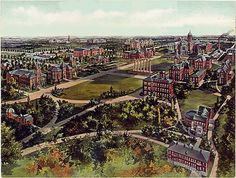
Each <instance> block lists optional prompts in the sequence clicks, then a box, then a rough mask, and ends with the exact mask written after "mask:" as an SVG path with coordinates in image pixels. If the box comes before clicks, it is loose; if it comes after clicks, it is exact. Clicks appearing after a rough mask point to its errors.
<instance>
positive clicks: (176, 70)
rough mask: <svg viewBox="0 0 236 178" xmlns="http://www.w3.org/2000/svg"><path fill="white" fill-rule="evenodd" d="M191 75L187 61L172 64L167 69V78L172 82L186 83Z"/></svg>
mask: <svg viewBox="0 0 236 178" xmlns="http://www.w3.org/2000/svg"><path fill="white" fill-rule="evenodd" d="M192 73H193V68H192V66H190V63H189V62H188V61H182V62H179V63H177V64H174V65H172V66H171V68H170V69H169V78H170V79H172V80H174V81H188V80H189V79H190V76H191V75H192Z"/></svg>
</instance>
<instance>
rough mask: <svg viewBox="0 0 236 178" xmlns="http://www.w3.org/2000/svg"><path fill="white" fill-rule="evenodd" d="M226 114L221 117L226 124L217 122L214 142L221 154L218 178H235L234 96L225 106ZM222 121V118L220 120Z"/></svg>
mask: <svg viewBox="0 0 236 178" xmlns="http://www.w3.org/2000/svg"><path fill="white" fill-rule="evenodd" d="M225 107H226V108H227V110H226V113H225V114H224V115H223V116H221V117H223V118H224V122H219V121H218V122H216V125H215V127H216V128H215V130H216V131H215V133H216V134H214V142H215V145H216V147H217V151H218V153H219V157H220V159H219V166H218V170H217V175H218V176H223V177H226V176H230V177H234V174H235V171H234V165H235V160H234V159H232V158H233V157H235V100H234V95H233V96H232V98H231V99H230V100H229V101H228V102H227V105H226V106H225ZM219 119H220V118H219Z"/></svg>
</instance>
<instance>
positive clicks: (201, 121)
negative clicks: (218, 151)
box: [184, 106, 214, 135]
mask: <svg viewBox="0 0 236 178" xmlns="http://www.w3.org/2000/svg"><path fill="white" fill-rule="evenodd" d="M213 117H214V111H213V109H212V108H210V107H206V106H199V108H198V110H189V111H187V112H186V113H185V114H184V124H185V125H186V126H188V127H191V129H192V130H194V131H196V133H197V134H200V135H202V134H205V133H207V131H208V125H209V120H210V119H212V118H213Z"/></svg>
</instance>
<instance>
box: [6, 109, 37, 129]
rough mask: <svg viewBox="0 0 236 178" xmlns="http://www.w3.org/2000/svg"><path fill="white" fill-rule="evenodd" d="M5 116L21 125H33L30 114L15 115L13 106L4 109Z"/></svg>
mask: <svg viewBox="0 0 236 178" xmlns="http://www.w3.org/2000/svg"><path fill="white" fill-rule="evenodd" d="M6 118H7V119H9V120H13V121H15V122H18V123H20V124H21V125H28V126H30V125H33V120H34V119H33V117H32V116H31V115H30V114H25V115H17V114H15V111H14V109H13V108H8V109H7V110H6Z"/></svg>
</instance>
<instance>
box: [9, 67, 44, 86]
mask: <svg viewBox="0 0 236 178" xmlns="http://www.w3.org/2000/svg"><path fill="white" fill-rule="evenodd" d="M12 79H14V80H15V81H16V84H17V85H18V87H20V88H28V89H30V90H32V89H36V88H38V87H41V86H44V85H45V83H46V75H45V74H43V73H42V72H41V69H40V67H39V65H38V64H36V67H35V69H34V70H28V69H16V70H13V71H9V72H8V73H7V74H6V80H7V83H9V82H10V81H11V80H12Z"/></svg>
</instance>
